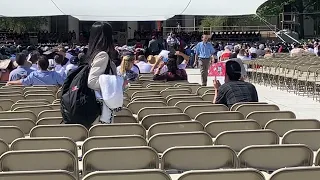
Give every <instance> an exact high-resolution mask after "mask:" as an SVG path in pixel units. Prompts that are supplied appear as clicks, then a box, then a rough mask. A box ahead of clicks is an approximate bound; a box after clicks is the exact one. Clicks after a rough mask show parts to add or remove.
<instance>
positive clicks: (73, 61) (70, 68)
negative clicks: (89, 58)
mask: <svg viewBox="0 0 320 180" xmlns="http://www.w3.org/2000/svg"><path fill="white" fill-rule="evenodd" d="M85 58H86V56H85V54H84V53H79V54H78V57H72V58H71V59H70V64H68V65H67V66H66V74H67V75H69V74H70V73H71V72H72V71H74V70H76V69H77V68H78V67H79V64H80V63H81V62H84V61H85Z"/></svg>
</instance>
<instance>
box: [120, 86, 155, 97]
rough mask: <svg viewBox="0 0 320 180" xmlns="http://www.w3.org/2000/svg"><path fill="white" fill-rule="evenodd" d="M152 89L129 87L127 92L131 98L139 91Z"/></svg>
mask: <svg viewBox="0 0 320 180" xmlns="http://www.w3.org/2000/svg"><path fill="white" fill-rule="evenodd" d="M149 90H151V89H150V88H131V87H130V88H128V89H127V90H126V91H125V93H127V94H128V96H129V97H130V98H131V97H132V94H133V93H135V92H137V91H149Z"/></svg>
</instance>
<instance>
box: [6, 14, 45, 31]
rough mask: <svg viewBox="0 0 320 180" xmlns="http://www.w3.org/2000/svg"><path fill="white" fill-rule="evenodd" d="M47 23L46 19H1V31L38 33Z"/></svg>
mask: <svg viewBox="0 0 320 180" xmlns="http://www.w3.org/2000/svg"><path fill="white" fill-rule="evenodd" d="M47 23H48V22H47V19H46V18H45V17H1V18H0V29H3V30H13V31H16V32H23V31H38V30H40V27H41V25H45V24H47Z"/></svg>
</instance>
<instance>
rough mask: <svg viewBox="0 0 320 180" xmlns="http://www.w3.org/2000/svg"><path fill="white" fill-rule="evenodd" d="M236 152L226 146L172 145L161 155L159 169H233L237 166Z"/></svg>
mask: <svg viewBox="0 0 320 180" xmlns="http://www.w3.org/2000/svg"><path fill="white" fill-rule="evenodd" d="M238 163H239V162H238V158H237V155H236V153H235V152H234V151H233V150H232V149H231V148H229V147H228V146H195V147H192V146H189V147H183V146H182V147H173V148H170V149H168V150H166V151H165V152H164V153H163V156H162V163H161V169H164V170H176V171H179V172H180V171H182V172H183V171H188V170H209V169H210V170H212V169H221V168H224V169H227V168H232V169H235V168H237V167H238Z"/></svg>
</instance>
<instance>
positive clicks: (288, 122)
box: [265, 119, 320, 137]
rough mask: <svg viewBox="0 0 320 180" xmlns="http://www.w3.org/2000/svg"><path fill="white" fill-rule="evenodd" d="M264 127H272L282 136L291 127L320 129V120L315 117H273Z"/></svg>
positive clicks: (291, 128)
mask: <svg viewBox="0 0 320 180" xmlns="http://www.w3.org/2000/svg"><path fill="white" fill-rule="evenodd" d="M265 129H272V130H274V131H275V132H276V133H277V134H278V135H279V136H280V137H282V136H283V135H284V134H285V133H286V132H288V131H290V130H293V129H320V121H319V120H316V119H274V120H271V121H269V122H268V123H267V124H266V126H265Z"/></svg>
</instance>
